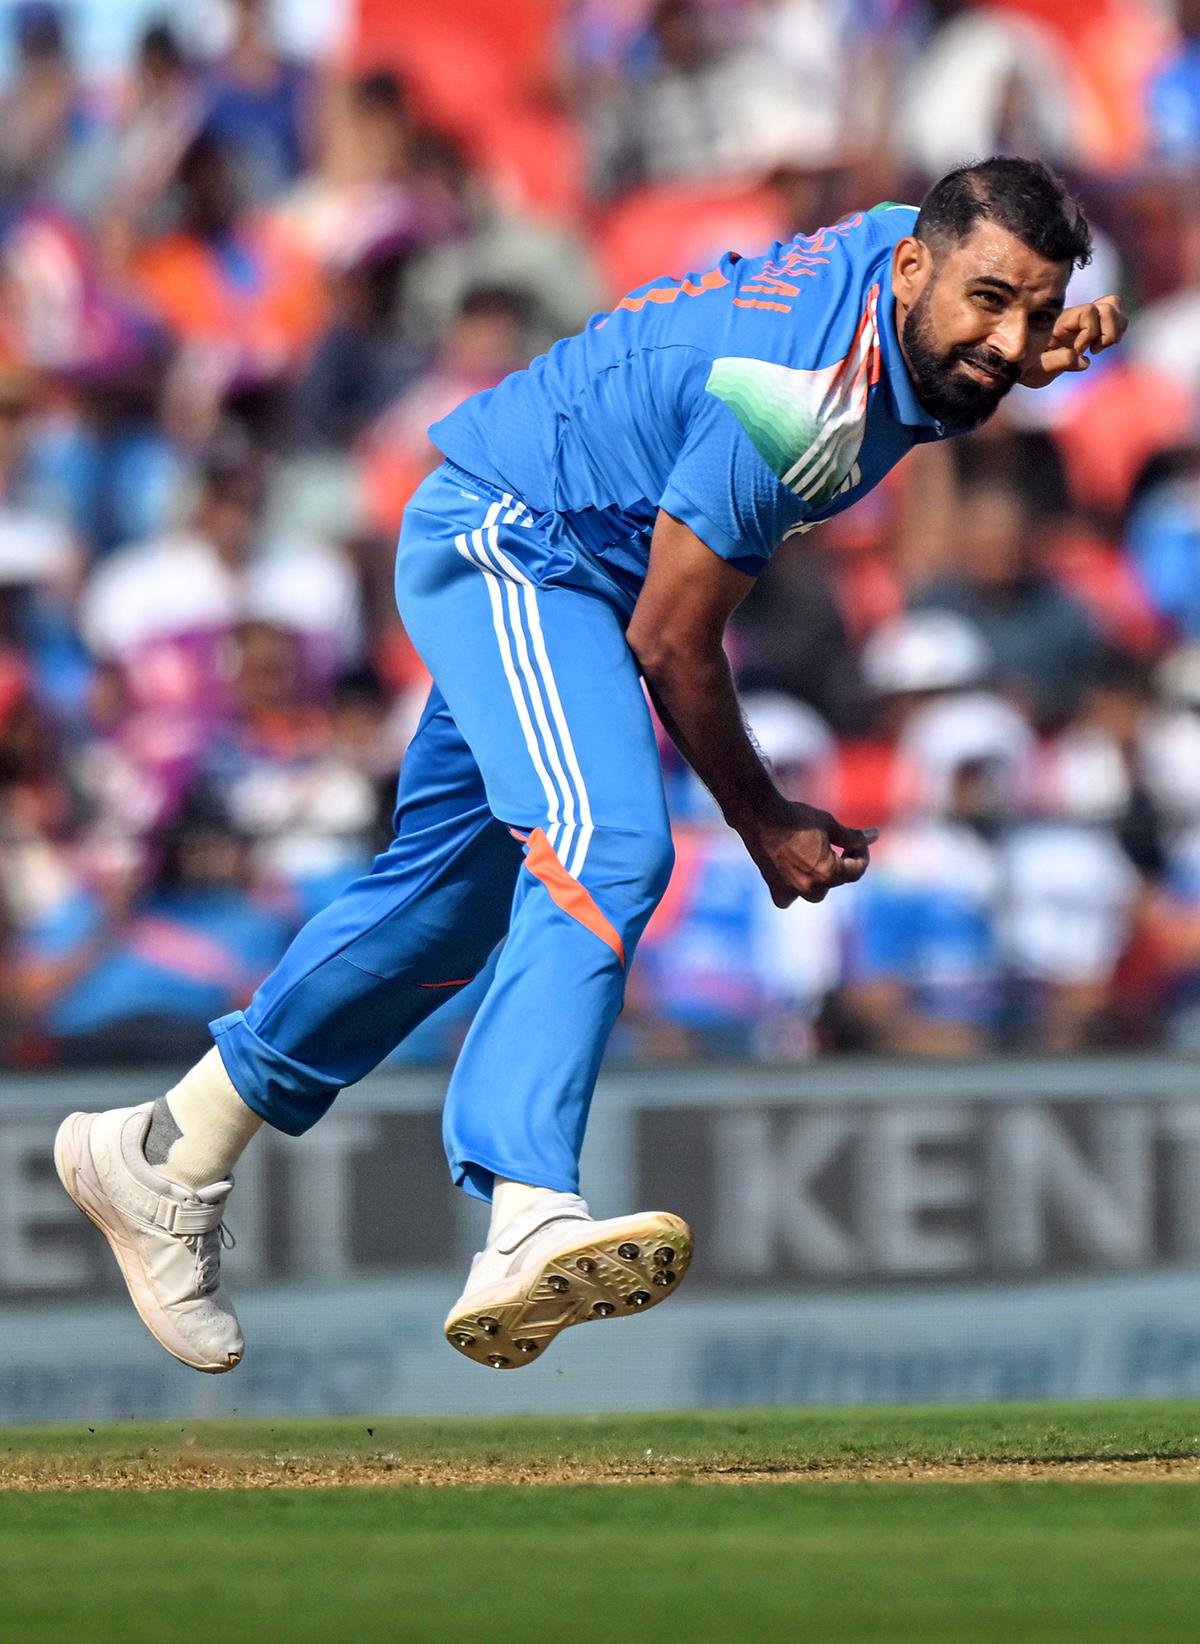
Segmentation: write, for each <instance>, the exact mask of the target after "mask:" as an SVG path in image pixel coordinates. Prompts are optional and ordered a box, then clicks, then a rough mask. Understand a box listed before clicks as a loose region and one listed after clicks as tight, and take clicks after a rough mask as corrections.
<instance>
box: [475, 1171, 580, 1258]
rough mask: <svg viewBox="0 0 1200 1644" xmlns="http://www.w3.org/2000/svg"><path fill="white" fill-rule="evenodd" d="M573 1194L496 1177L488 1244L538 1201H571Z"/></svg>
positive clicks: (493, 1241) (492, 1242)
mask: <svg viewBox="0 0 1200 1644" xmlns="http://www.w3.org/2000/svg"><path fill="white" fill-rule="evenodd" d="M574 1198H575V1195H574V1194H573V1193H558V1192H556V1191H555V1189H554V1188H552V1187H527V1186H526V1185H525V1183H524V1182H510V1181H509V1180H508V1179H507V1177H505V1176H497V1177H496V1179H495V1182H494V1184H493V1186H492V1221H491V1226H490V1227H489V1228H488V1243H489V1244H494V1243H495V1242H496V1238H497V1235H498V1234H500V1233H501V1232H503V1230H504V1229H505V1228H506V1227H507V1226H508V1224H509V1222H511V1221H512V1220H513V1219H514V1218H515V1217H517V1216H521V1215H524V1213H525V1211H527V1210H528V1209H529V1208H530V1206H531V1205H535V1204H536V1203H537V1202H538V1200H539V1199H571V1200H572V1201H573V1200H574Z"/></svg>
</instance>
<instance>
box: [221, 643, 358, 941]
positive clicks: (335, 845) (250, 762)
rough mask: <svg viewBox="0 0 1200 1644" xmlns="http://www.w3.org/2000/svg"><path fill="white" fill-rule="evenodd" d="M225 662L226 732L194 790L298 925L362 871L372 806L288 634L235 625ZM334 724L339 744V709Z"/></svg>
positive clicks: (343, 713) (343, 709)
mask: <svg viewBox="0 0 1200 1644" xmlns="http://www.w3.org/2000/svg"><path fill="white" fill-rule="evenodd" d="M233 654H234V662H233V679H232V696H233V703H232V718H231V723H230V724H229V726H228V728H227V729H226V730H225V731H224V732H223V733H222V734H221V735H220V736H219V737H218V738H217V739H216V741H215V742H214V743H213V744H212V745H211V746H210V747H209V748H208V749H207V750H206V752H205V754H204V757H203V759H202V760H201V762H200V765H199V768H198V771H197V779H196V782H197V789H198V791H200V792H202V793H204V794H205V795H206V797H207V801H208V804H209V806H210V807H211V808H213V809H214V810H219V812H220V814H222V815H223V816H225V817H226V818H227V819H228V821H229V823H230V826H231V827H232V828H233V829H234V830H235V831H236V832H237V833H239V834H240V835H241V836H242V837H244V838H246V839H247V840H249V841H251V842H252V844H253V846H254V868H255V873H256V876H257V877H258V878H259V879H260V880H262V881H263V882H272V883H275V884H278V885H279V886H281V887H286V889H287V891H288V892H289V893H290V896H291V898H292V901H293V904H294V905H295V906H296V908H297V909H298V910H299V914H300V916H301V917H302V918H304V919H307V918H309V917H311V915H312V914H314V913H315V912H316V911H317V910H318V909H319V908H322V907H324V905H325V903H326V902H329V901H332V899H333V898H334V896H336V895H337V893H338V892H339V891H340V890H342V889H343V888H344V887H345V886H346V885H347V884H348V883H349V882H350V880H351V879H354V878H356V877H357V876H358V875H359V874H360V873H364V872H365V871H366V869H367V868H368V867H369V866H370V864H371V858H372V856H373V855H374V850H373V845H374V840H375V836H376V830H377V825H378V822H379V804H378V802H379V796H378V793H377V790H376V787H375V784H374V783H373V781H372V780H371V776H370V774H369V773H368V772H367V771H364V770H361V769H359V768H358V766H357V765H356V764H355V763H353V762H352V761H351V759H349V758H348V757H347V756H346V752H345V748H344V742H343V744H342V745H338V744H335V741H334V734H333V723H332V718H331V714H330V711H329V708H328V706H327V703H326V701H324V700H322V697H323V693H321V692H319V691H318V690H314V681H312V680H311V679H309V678H306V677H305V668H304V658H303V652H302V648H301V644H300V640H299V636H298V635H297V634H296V633H295V632H291V631H289V630H288V629H286V628H281V627H278V626H276V625H274V624H271V623H266V622H248V623H243V624H242V625H241V627H240V628H239V629H238V630H237V633H236V636H235V642H234V653H233ZM341 719H342V724H343V737H344V736H345V720H346V705H345V701H344V699H343V703H342V705H341Z"/></svg>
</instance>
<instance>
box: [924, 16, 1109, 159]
mask: <svg viewBox="0 0 1200 1644" xmlns="http://www.w3.org/2000/svg"><path fill="white" fill-rule="evenodd" d="M929 9H930V11H931V13H932V15H933V16H934V17H935V18H938V19H940V26H939V27H937V28H936V29H935V30H934V32H933V34H932V35H931V36H930V38H929V40H928V42H927V43H926V45H925V48H924V50H923V51H922V52H921V53H920V55H919V56H918V57H917V59H916V61H915V62H914V63H913V65H912V68H911V71H910V73H909V75H908V77H907V81H906V83H905V84H904V85H903V87H902V88H901V92H900V95H899V98H898V109H899V138H900V141H901V143H902V145H903V147H904V150H905V152H906V154H907V156H908V159H909V161H910V163H911V164H912V165H913V166H914V167H915V168H916V170H917V171H918V172H919V173H920V174H921V175H922V176H927V177H936V176H939V175H940V174H941V173H942V172H943V171H945V170H946V169H947V167H949V166H954V165H959V164H961V162H962V158H963V156H964V155H965V154H995V153H1008V154H1040V155H1042V156H1043V157H1044V158H1045V159H1047V160H1050V161H1055V160H1057V161H1058V162H1059V163H1063V162H1066V161H1069V160H1070V159H1071V158H1072V156H1073V155H1074V154H1075V153H1076V152H1077V151H1078V149H1079V146H1080V141H1081V134H1080V130H1079V110H1078V108H1077V107H1076V105H1075V101H1074V98H1073V96H1072V91H1073V82H1072V79H1071V75H1070V73H1069V60H1068V58H1067V55H1066V51H1065V43H1063V45H1061V46H1060V42H1059V40H1058V39H1057V37H1056V36H1055V34H1054V33H1053V32H1052V31H1051V30H1050V29H1049V28H1048V27H1046V25H1045V24H1043V23H1041V22H1039V21H1037V20H1035V19H1033V18H1031V17H1026V16H1019V15H1017V14H1016V13H1015V11H1013V10H1010V9H1009V8H1007V7H1004V6H973V5H969V4H964V3H961V0H937V3H936V4H935V5H933V6H931V7H930V8H929Z"/></svg>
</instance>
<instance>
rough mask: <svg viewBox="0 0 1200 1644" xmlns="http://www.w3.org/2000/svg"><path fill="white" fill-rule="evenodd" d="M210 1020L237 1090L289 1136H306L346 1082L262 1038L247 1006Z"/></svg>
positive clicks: (246, 1100)
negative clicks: (252, 1025) (295, 1058)
mask: <svg viewBox="0 0 1200 1644" xmlns="http://www.w3.org/2000/svg"><path fill="white" fill-rule="evenodd" d="M208 1026H209V1031H210V1032H211V1033H212V1036H213V1039H214V1040H215V1042H216V1045H217V1049H218V1050H219V1051H220V1053H221V1060H222V1061H223V1062H224V1064H225V1071H226V1072H227V1073H228V1074H229V1077H230V1079H231V1080H232V1081H233V1086H234V1089H235V1090H236V1091H237V1093H238V1095H239V1096H240V1097H241V1098H242V1100H243V1102H245V1104H246V1106H247V1107H248V1108H250V1109H252V1110H253V1112H255V1113H257V1114H258V1116H259V1117H260V1118H261V1119H263V1120H264V1121H265V1122H266V1123H267V1124H269V1125H270V1126H271V1127H272V1128H273V1129H275V1130H281V1131H283V1133H284V1135H286V1136H303V1135H304V1132H305V1131H306V1130H311V1129H312V1127H313V1125H315V1124H316V1123H317V1120H318V1119H321V1118H323V1117H324V1116H325V1114H326V1113H328V1111H329V1109H330V1108H331V1107H332V1106H333V1103H334V1101H335V1099H336V1098H337V1096H338V1094H339V1092H340V1091H341V1090H342V1088H343V1087H342V1086H341V1085H340V1084H339V1083H338V1082H337V1081H336V1080H331V1079H330V1078H329V1077H328V1076H327V1075H326V1074H323V1073H318V1072H317V1070H316V1069H315V1068H311V1067H308V1066H306V1065H305V1063H303V1062H297V1061H295V1060H293V1058H292V1057H290V1056H285V1055H284V1054H283V1052H282V1051H281V1050H276V1049H274V1047H273V1046H271V1045H268V1044H267V1043H266V1042H265V1040H263V1039H260V1038H259V1036H258V1034H257V1033H255V1031H254V1029H253V1028H252V1027H251V1026H250V1024H249V1022H247V1020H246V1017H245V1013H244V1012H243V1011H240V1010H235V1011H233V1012H232V1013H231V1014H230V1015H228V1016H220V1017H218V1018H217V1020H216V1021H215V1022H210V1023H209V1024H208Z"/></svg>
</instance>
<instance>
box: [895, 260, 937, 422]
mask: <svg viewBox="0 0 1200 1644" xmlns="http://www.w3.org/2000/svg"><path fill="white" fill-rule="evenodd" d="M878 324H879V342H880V347H881V349H882V351H883V369H884V374H885V375H886V377H887V380H888V388H889V389H890V391H891V396H892V404H893V406H894V407H895V413H896V421H897V422H899V423H903V424H904V426H905V427H906V428H931V429H932V430H933V432H934V433H935V434H945V433H947V432H949V430H948V429H947V427H946V425H945V424H944V423H940V422H939V421H938V420H937V418H936V417H931V416H930V414H929V412H928V411H926V409H925V407H924V406H923V405H922V404H921V402H920V400H919V399H918V398H917V391H916V389H915V388H914V387H913V381H912V378H911V377H910V376H909V374H908V367H907V365H905V363H904V355H903V353H902V352H901V348H900V338H899V336H898V335H897V333H896V294H895V292H894V291H893V290H892V267H891V257H890V254H889V257H888V260H887V261H886V262H885V264H884V266H883V268H882V270H881V271H880V280H879V320H878Z"/></svg>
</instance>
